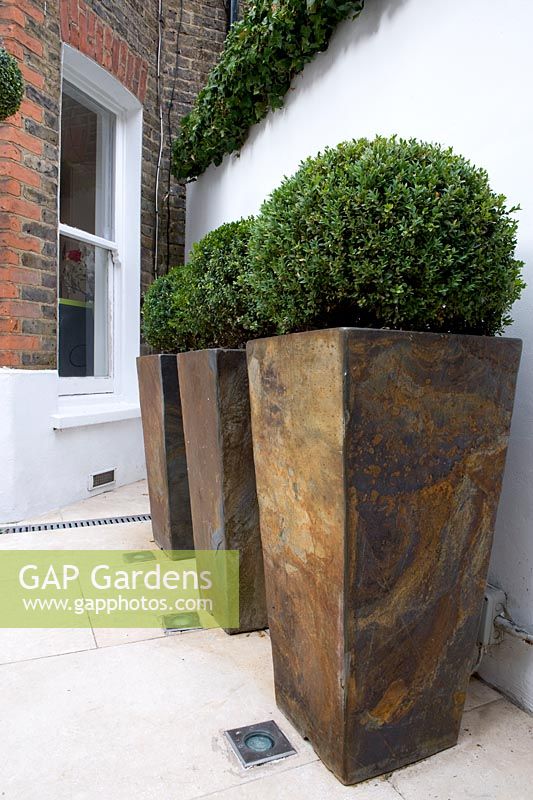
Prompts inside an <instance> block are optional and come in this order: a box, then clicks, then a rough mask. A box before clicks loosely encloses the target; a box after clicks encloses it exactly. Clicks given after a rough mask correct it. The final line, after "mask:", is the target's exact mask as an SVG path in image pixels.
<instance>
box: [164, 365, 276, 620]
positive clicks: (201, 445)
mask: <svg viewBox="0 0 533 800" xmlns="http://www.w3.org/2000/svg"><path fill="white" fill-rule="evenodd" d="M178 370H179V375H180V391H181V403H182V410H183V427H184V431H185V444H186V451H187V464H188V472H189V487H190V495H191V510H192V520H193V531H194V542H195V546H196V549H197V550H238V551H239V553H240V557H239V595H240V624H239V627H238V628H232V629H226V632H227V633H242V632H244V631H255V630H261V629H263V628H266V626H267V614H266V603H265V583H264V570H263V556H262V551H261V538H260V532H259V509H258V506H257V494H256V487H255V473H254V463H253V452H252V434H251V427H250V401H249V394H248V374H247V369H246V353H245V352H244V350H222V349H214V350H197V351H191V352H188V353H180V354H179V355H178Z"/></svg>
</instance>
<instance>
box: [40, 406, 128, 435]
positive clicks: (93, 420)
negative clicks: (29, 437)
mask: <svg viewBox="0 0 533 800" xmlns="http://www.w3.org/2000/svg"><path fill="white" fill-rule="evenodd" d="M140 416H141V409H140V406H139V404H138V403H127V402H124V401H122V402H116V401H115V402H113V403H101V404H100V405H94V404H92V403H91V404H87V405H85V406H84V405H82V404H79V405H76V406H73V407H72V408H70V409H68V410H67V409H65V410H60V411H59V412H58V413H57V414H52V416H51V418H50V419H51V422H52V427H53V429H54V430H56V431H63V430H66V429H68V428H83V427H85V426H86V425H101V424H103V423H105V422H121V421H123V420H127V419H136V418H137V417H140Z"/></svg>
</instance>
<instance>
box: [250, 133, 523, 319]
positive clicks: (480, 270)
mask: <svg viewBox="0 0 533 800" xmlns="http://www.w3.org/2000/svg"><path fill="white" fill-rule="evenodd" d="M516 210H517V209H516V208H510V209H509V208H507V207H506V203H505V198H504V197H503V196H502V195H500V194H496V193H495V192H493V191H492V190H491V188H490V186H489V183H488V177H487V173H486V172H485V171H484V170H482V169H477V168H476V167H474V166H472V164H470V162H469V161H467V160H466V159H465V158H462V157H461V156H458V155H455V154H454V153H453V152H452V150H450V149H444V148H442V147H440V146H438V145H434V144H426V143H424V142H419V141H416V140H414V139H412V140H409V141H405V140H402V139H399V138H396V137H394V138H390V139H387V138H382V137H378V138H376V139H374V140H373V141H369V140H367V139H360V140H357V141H351V142H346V143H343V144H341V145H339V146H338V147H336V148H335V149H327V150H325V151H324V152H323V153H321V154H319V155H318V156H317V157H316V158H309V159H308V160H306V161H304V162H303V163H302V164H301V166H300V169H299V170H298V172H297V173H296V174H295V175H294V176H293V177H291V178H288V179H285V181H284V182H283V183H282V185H281V186H280V187H279V188H278V189H276V190H275V191H274V192H273V193H272V195H271V197H270V198H269V199H268V200H267V201H266V202H265V203H264V204H263V207H262V209H261V214H260V216H259V217H258V219H257V222H256V225H255V227H254V232H253V236H252V240H251V243H250V254H251V257H252V259H253V263H254V268H253V270H252V271H251V273H250V275H249V278H248V279H249V284H250V287H251V291H253V292H254V293H255V295H256V298H257V304H258V314H259V317H260V318H263V319H267V320H272V321H273V323H274V325H275V329H276V332H277V333H288V332H292V331H299V330H309V329H312V328H325V327H333V326H337V325H342V326H357V327H376V328H398V329H405V330H420V331H425V330H429V331H435V332H445V331H446V332H454V333H473V334H495V333H498V332H501V331H502V329H503V328H504V326H505V325H507V324H509V323H510V322H511V319H510V317H509V311H510V308H511V306H512V304H513V302H514V301H515V300H517V298H518V297H519V296H520V293H521V290H522V288H523V287H524V284H523V282H522V280H521V278H520V273H521V267H522V266H523V265H522V262H521V261H518V260H517V259H516V258H515V255H514V253H515V246H516V228H517V223H516V221H515V219H514V218H513V213H514V212H515V211H516Z"/></svg>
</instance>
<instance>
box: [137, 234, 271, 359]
mask: <svg viewBox="0 0 533 800" xmlns="http://www.w3.org/2000/svg"><path fill="white" fill-rule="evenodd" d="M252 224H253V219H252V218H249V219H243V220H240V221H239V222H230V223H227V224H225V225H222V226H221V227H220V228H217V229H216V230H214V231H211V233H208V234H207V235H206V236H205V237H204V238H203V239H202V240H201V241H199V242H197V243H196V244H195V245H193V248H192V251H191V255H190V259H189V261H188V263H187V264H186V265H185V266H180V267H174V268H173V269H172V270H170V272H169V273H168V274H167V275H164V276H163V277H161V278H158V279H157V280H156V281H154V283H153V284H152V285H151V286H150V288H149V289H148V291H147V293H146V295H145V298H144V305H143V313H142V317H143V334H144V337H145V339H146V341H147V342H148V343H149V344H151V345H152V347H154V348H156V349H157V350H159V351H166V352H181V351H185V350H201V349H204V348H208V347H229V348H231V347H242V346H244V345H245V343H246V341H247V339H249V338H250V329H249V327H248V326H249V325H250V323H251V320H254V319H255V315H254V306H253V304H252V303H251V298H250V294H249V291H248V289H247V287H245V286H243V284H242V281H241V278H242V275H243V273H245V272H248V271H249V265H248V243H249V239H250V232H251V228H252Z"/></svg>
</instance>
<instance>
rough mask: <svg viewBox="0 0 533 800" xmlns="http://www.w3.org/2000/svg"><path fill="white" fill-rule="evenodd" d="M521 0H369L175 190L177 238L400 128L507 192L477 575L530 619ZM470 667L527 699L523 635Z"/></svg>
mask: <svg viewBox="0 0 533 800" xmlns="http://www.w3.org/2000/svg"><path fill="white" fill-rule="evenodd" d="M532 30H533V3H531V0H512V1H511V2H510V3H507V4H502V3H501V2H500V0H469V2H464V0H448V2H447V3H443V2H442V0H372V2H368V3H367V4H366V7H365V10H364V11H363V13H362V14H361V16H360V18H359V19H358V20H356V21H355V22H346V23H344V24H342V25H341V26H340V27H339V29H338V31H337V32H336V33H335V35H334V36H333V39H332V41H331V44H330V47H329V49H328V50H327V51H326V52H325V53H322V54H320V55H319V56H317V57H316V58H315V59H314V61H313V63H312V64H309V65H308V66H307V67H306V68H305V70H304V72H303V73H302V74H301V75H300V76H298V77H297V79H296V80H295V81H294V84H293V87H292V89H291V91H290V92H289V93H288V95H287V97H286V102H285V106H284V108H283V109H280V110H279V111H276V112H275V113H273V114H269V116H268V117H267V118H266V119H265V120H264V121H263V122H262V123H261V124H259V125H256V126H255V127H254V128H253V130H252V131H251V133H250V136H249V138H248V141H247V142H246V144H245V146H244V147H243V149H242V151H241V153H240V157H239V158H236V157H234V156H229V157H226V158H225V160H224V162H223V163H222V164H221V165H220V167H217V168H215V167H210V168H209V169H208V170H207V172H206V173H205V174H204V175H203V176H201V177H200V179H199V180H198V181H197V182H196V183H193V184H190V185H189V186H188V190H187V248H188V249H190V247H191V245H192V243H193V242H195V241H197V240H198V239H200V238H201V237H202V236H203V235H204V234H205V233H207V232H208V231H210V230H212V229H213V228H216V227H217V226H218V225H220V224H221V223H223V222H229V221H231V220H235V219H238V218H239V217H242V216H248V215H249V214H256V213H257V212H258V211H259V208H260V206H261V203H262V202H263V200H264V199H265V198H266V196H267V195H268V194H269V193H270V192H271V191H272V189H274V188H275V187H276V186H277V185H278V184H279V183H280V182H281V180H282V179H283V176H284V175H291V174H292V173H294V172H295V171H296V169H297V168H298V164H299V162H300V161H301V160H302V159H304V158H306V157H307V156H312V155H315V154H316V153H317V152H318V151H319V150H321V149H323V148H324V147H325V146H326V145H329V146H335V145H337V144H338V143H339V142H341V141H343V140H346V139H352V138H357V137H360V136H367V137H373V136H375V135H376V134H382V135H387V136H388V135H390V134H394V133H396V134H399V135H401V136H404V137H410V136H414V137H417V138H419V139H425V140H428V141H436V142H442V143H444V144H447V145H451V146H452V147H454V149H455V150H456V151H457V152H458V153H462V154H463V155H465V156H467V157H468V158H470V159H471V160H472V161H473V162H474V163H475V164H477V165H479V166H482V167H485V168H486V169H487V170H488V172H489V177H490V181H491V184H492V186H493V188H494V189H495V190H496V191H499V192H503V193H504V194H506V195H507V197H508V198H509V202H510V204H513V205H514V204H516V203H520V205H521V206H522V211H521V212H520V214H519V216H518V218H519V237H518V256H519V258H522V259H523V260H524V261H525V262H526V269H525V279H526V282H527V283H528V284H529V288H528V289H527V290H526V292H524V296H523V299H522V300H521V301H520V302H519V303H517V304H516V307H515V309H514V316H515V320H516V322H515V325H514V326H513V327H512V328H510V329H509V335H510V336H517V337H520V338H522V339H523V340H524V352H523V357H522V367H521V370H520V375H519V380H518V390H517V399H516V407H515V414H514V420H513V429H512V435H511V443H510V448H509V456H508V460H507V470H506V475H505V482H504V488H503V495H502V502H501V506H500V513H499V515H498V523H497V529H496V539H495V543H494V550H493V556H492V564H491V573H490V581H491V583H493V584H494V585H495V586H498V587H500V588H502V589H504V591H505V592H506V594H507V597H508V611H509V613H510V615H511V616H512V618H513V619H514V620H515V621H516V622H518V623H520V624H521V625H523V626H524V627H526V628H532V627H533V492H532V490H531V487H532V485H533V159H532V156H531V141H532V140H533V104H532V103H531V97H530V96H531V77H532V75H533V48H532V47H531V41H530V40H531V31H532ZM481 675H482V677H483V678H486V679H487V680H488V681H490V682H491V683H492V684H494V685H495V686H497V687H498V688H499V689H501V690H503V691H504V692H507V693H508V694H509V695H510V696H512V697H513V698H514V699H516V700H518V701H519V702H520V704H521V705H523V706H524V707H526V708H528V709H530V710H533V647H531V646H528V645H527V644H523V643H521V642H518V641H512V642H506V643H505V644H503V645H500V646H496V647H494V648H493V652H492V653H491V654H490V656H489V657H487V658H486V660H485V661H484V662H483V664H482V667H481Z"/></svg>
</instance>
